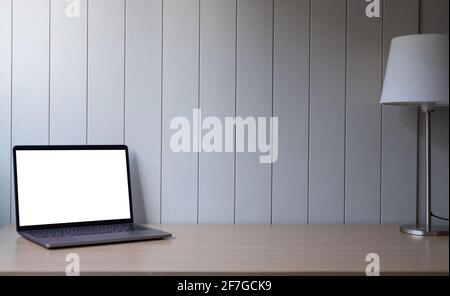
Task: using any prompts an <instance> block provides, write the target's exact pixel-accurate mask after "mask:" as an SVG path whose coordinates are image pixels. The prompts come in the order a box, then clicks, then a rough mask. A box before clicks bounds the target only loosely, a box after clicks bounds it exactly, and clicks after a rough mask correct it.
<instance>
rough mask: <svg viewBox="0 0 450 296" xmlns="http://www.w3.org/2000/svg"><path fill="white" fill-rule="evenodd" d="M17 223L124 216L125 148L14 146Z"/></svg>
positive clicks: (126, 206) (126, 200) (126, 209)
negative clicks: (75, 148)
mask: <svg viewBox="0 0 450 296" xmlns="http://www.w3.org/2000/svg"><path fill="white" fill-rule="evenodd" d="M16 165H17V181H18V182H17V186H18V191H17V192H18V201H19V223H20V226H31V225H43V224H56V223H72V222H88V221H101V220H115V219H129V218H131V214H130V200H129V195H128V177H127V163H126V151H125V150H17V151H16Z"/></svg>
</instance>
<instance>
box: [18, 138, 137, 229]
mask: <svg viewBox="0 0 450 296" xmlns="http://www.w3.org/2000/svg"><path fill="white" fill-rule="evenodd" d="M21 150H124V151H125V156H126V166H127V182H128V197H129V206H130V218H129V219H114V220H98V221H85V222H70V223H57V224H40V225H27V226H20V216H19V207H20V204H19V194H18V181H19V180H18V179H17V158H16V153H17V151H21ZM13 167H14V196H15V204H16V209H15V212H16V228H17V231H24V230H33V229H43V228H59V227H77V226H95V225H107V224H122V223H133V221H134V218H133V203H132V196H131V180H130V164H129V157H128V147H127V146H126V145H33V146H31V145H16V146H14V147H13Z"/></svg>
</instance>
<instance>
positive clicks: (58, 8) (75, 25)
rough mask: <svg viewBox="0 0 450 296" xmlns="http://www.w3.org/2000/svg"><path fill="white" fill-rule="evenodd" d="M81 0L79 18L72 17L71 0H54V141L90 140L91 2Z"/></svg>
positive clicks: (52, 1) (52, 116)
mask: <svg viewBox="0 0 450 296" xmlns="http://www.w3.org/2000/svg"><path fill="white" fill-rule="evenodd" d="M79 3H80V15H79V17H68V15H67V14H66V9H67V7H68V6H67V5H68V2H67V1H65V0H51V16H50V17H51V19H50V54H51V58H50V143H51V144H65V145H68V144H85V143H86V55H87V48H86V43H87V40H86V38H87V35H86V34H87V32H86V29H87V27H86V24H87V3H86V0H81V1H80V2H79ZM69 8H70V6H69ZM69 15H70V14H69Z"/></svg>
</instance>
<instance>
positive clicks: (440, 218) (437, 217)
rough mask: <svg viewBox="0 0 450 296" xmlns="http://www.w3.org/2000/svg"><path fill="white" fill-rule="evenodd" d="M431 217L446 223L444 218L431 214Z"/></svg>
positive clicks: (446, 219)
mask: <svg viewBox="0 0 450 296" xmlns="http://www.w3.org/2000/svg"><path fill="white" fill-rule="evenodd" d="M431 217H434V218H436V219H439V220H444V221H448V218H444V217H441V216H438V215H435V214H433V212H431Z"/></svg>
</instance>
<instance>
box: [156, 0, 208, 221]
mask: <svg viewBox="0 0 450 296" xmlns="http://www.w3.org/2000/svg"><path fill="white" fill-rule="evenodd" d="M163 5H164V7H163V102H162V104H163V106H162V110H163V112H162V118H163V120H162V123H163V126H162V141H163V142H162V149H163V150H162V165H163V167H162V189H161V190H162V201H161V202H162V205H161V207H162V213H161V215H162V217H161V218H162V222H163V223H196V222H197V181H198V153H195V152H179V153H175V152H172V150H171V148H170V138H171V136H172V134H174V133H175V132H176V131H175V130H171V129H170V121H171V120H172V118H174V117H177V116H184V117H187V118H188V119H190V122H191V135H192V123H193V121H192V110H193V109H194V108H197V107H198V73H199V72H198V71H199V0H185V1H176V0H164V4H163ZM191 151H192V140H191Z"/></svg>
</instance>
